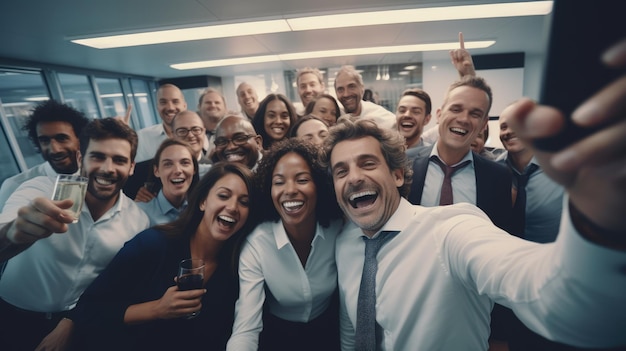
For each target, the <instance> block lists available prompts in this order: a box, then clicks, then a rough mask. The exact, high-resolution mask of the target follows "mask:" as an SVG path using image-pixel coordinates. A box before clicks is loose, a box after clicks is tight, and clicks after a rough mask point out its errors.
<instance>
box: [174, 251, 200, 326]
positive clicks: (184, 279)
mask: <svg viewBox="0 0 626 351" xmlns="http://www.w3.org/2000/svg"><path fill="white" fill-rule="evenodd" d="M176 282H177V285H178V290H181V291H185V290H193V289H202V284H203V283H204V261H202V260H201V259H197V258H188V259H185V260H182V261H180V265H179V268H178V279H176ZM199 314H200V311H197V312H193V313H191V314H189V315H187V316H185V318H187V319H191V318H195V317H197V316H198V315H199Z"/></svg>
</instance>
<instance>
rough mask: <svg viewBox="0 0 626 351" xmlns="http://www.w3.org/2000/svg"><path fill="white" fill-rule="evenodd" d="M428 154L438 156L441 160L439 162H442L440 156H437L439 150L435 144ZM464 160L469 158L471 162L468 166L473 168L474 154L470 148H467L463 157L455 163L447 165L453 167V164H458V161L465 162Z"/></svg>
mask: <svg viewBox="0 0 626 351" xmlns="http://www.w3.org/2000/svg"><path fill="white" fill-rule="evenodd" d="M430 156H437V158H438V159H440V160H441V162H443V160H442V159H441V157H439V151H438V150H437V144H435V145H433V149H432V151H431V152H430ZM466 160H470V161H471V163H470V164H469V166H470V167H472V168H473V167H474V155H472V150H469V151H468V152H467V153H466V154H465V157H463V159H461V161H459V162H457V163H455V164H453V165H448V166H452V167H454V166H456V165H458V164H460V163H462V162H465V161H466ZM443 163H445V162H443Z"/></svg>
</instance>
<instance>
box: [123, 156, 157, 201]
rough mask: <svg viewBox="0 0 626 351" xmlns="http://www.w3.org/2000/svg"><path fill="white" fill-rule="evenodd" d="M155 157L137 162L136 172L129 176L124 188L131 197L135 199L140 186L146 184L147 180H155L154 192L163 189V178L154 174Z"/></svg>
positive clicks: (125, 192)
mask: <svg viewBox="0 0 626 351" xmlns="http://www.w3.org/2000/svg"><path fill="white" fill-rule="evenodd" d="M153 160H154V159H149V160H145V161H142V162H139V163H137V164H135V172H134V173H133V175H132V176H130V177H128V180H126V184H124V187H123V188H122V190H123V191H124V194H125V195H126V196H128V197H130V198H131V199H133V200H134V199H135V196H137V192H138V191H139V188H141V187H142V186H144V183H145V182H153V183H154V186H153V187H152V189H151V190H152V192H153V193H154V194H157V193H158V192H159V190H161V180H160V179H158V178H157V177H155V176H154V172H153V169H152V163H153Z"/></svg>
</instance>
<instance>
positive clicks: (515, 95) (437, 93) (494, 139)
mask: <svg viewBox="0 0 626 351" xmlns="http://www.w3.org/2000/svg"><path fill="white" fill-rule="evenodd" d="M542 58H543V56H541V55H534V56H530V55H527V56H526V58H525V67H524V68H509V69H492V70H479V71H477V72H476V74H477V75H479V76H481V77H483V78H485V80H486V81H487V83H488V84H489V86H491V89H492V91H493V105H492V107H491V111H490V112H489V115H490V116H499V115H500V113H501V112H502V110H503V109H504V108H505V107H506V106H508V105H509V104H510V103H512V102H513V101H515V100H517V99H519V98H521V97H523V96H526V97H530V98H532V99H538V97H539V89H540V85H541V74H542V67H543V63H542ZM422 74H423V89H424V90H425V91H427V92H428V94H430V98H431V100H432V104H433V112H432V113H433V118H432V119H431V120H430V123H429V124H428V125H427V126H426V129H430V128H433V127H435V126H436V125H437V118H436V111H437V109H438V108H439V107H441V105H442V103H443V99H444V97H445V94H446V91H447V89H448V86H449V85H450V84H451V83H452V82H454V81H455V80H457V79H458V78H459V76H458V73H457V71H456V70H455V69H454V67H453V66H452V64H451V63H450V60H449V59H446V60H426V59H425V60H424V63H423V71H422ZM498 129H499V125H498V121H490V122H489V140H487V145H488V146H492V147H502V144H501V143H500V139H499V136H498Z"/></svg>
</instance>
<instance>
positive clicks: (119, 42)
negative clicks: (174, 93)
mask: <svg viewBox="0 0 626 351" xmlns="http://www.w3.org/2000/svg"><path fill="white" fill-rule="evenodd" d="M290 30H291V28H289V25H288V24H287V22H285V20H273V21H257V22H245V23H232V24H220V25H214V26H203V27H193V28H182V29H170V30H159V31H153V32H144V33H135V34H122V35H112V36H106V37H98V38H86V39H74V40H71V42H73V43H76V44H80V45H85V46H91V47H93V48H96V49H110V48H121V47H127V46H139V45H150V44H164V43H174V42H181V41H190V40H201V39H215V38H227V37H238V36H243V35H254V34H264V33H280V32H288V31H290Z"/></svg>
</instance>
